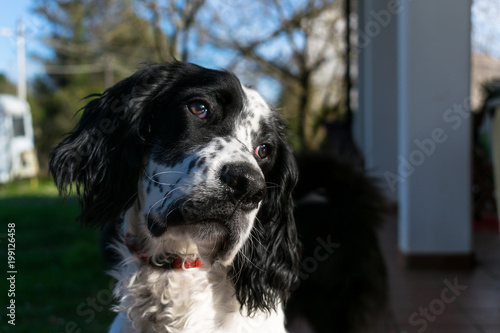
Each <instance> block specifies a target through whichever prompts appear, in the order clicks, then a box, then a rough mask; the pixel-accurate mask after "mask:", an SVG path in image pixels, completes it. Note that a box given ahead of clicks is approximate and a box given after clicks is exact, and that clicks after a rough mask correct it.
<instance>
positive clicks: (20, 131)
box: [12, 117, 26, 137]
mask: <svg viewBox="0 0 500 333" xmlns="http://www.w3.org/2000/svg"><path fill="white" fill-rule="evenodd" d="M12 124H13V127H14V137H18V136H25V135H26V131H25V130H24V117H13V118H12Z"/></svg>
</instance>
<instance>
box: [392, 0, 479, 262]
mask: <svg viewBox="0 0 500 333" xmlns="http://www.w3.org/2000/svg"><path fill="white" fill-rule="evenodd" d="M401 5H402V7H401V13H400V14H399V15H398V89H397V94H398V121H399V139H398V142H399V150H398V154H399V155H398V174H397V176H398V177H399V178H398V185H399V193H398V195H399V214H400V215H399V249H400V251H401V252H402V254H403V255H405V256H412V255H417V256H418V255H467V254H470V253H471V188H470V183H471V158H470V154H471V141H470V137H471V128H470V124H471V117H469V96H470V89H469V85H470V74H469V73H470V6H471V0H439V1H436V0H401Z"/></svg>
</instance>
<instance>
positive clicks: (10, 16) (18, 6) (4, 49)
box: [0, 0, 46, 82]
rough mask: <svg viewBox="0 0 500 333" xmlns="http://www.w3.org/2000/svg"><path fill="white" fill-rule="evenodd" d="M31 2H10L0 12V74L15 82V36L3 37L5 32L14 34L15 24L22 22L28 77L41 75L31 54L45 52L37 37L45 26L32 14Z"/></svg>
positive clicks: (39, 68)
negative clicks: (8, 31)
mask: <svg viewBox="0 0 500 333" xmlns="http://www.w3.org/2000/svg"><path fill="white" fill-rule="evenodd" d="M32 7H33V0H16V1H10V2H9V4H8V5H5V6H3V8H2V10H1V11H0V50H1V51H0V73H3V74H6V75H7V76H8V77H9V79H11V80H12V81H14V82H16V81H17V53H16V38H15V35H11V36H5V33H6V32H7V31H6V30H10V31H11V32H12V33H16V27H17V22H19V20H21V19H22V20H23V22H24V25H25V34H26V56H27V73H28V77H31V76H33V75H34V74H35V73H41V71H42V70H43V69H42V67H41V66H40V65H39V64H38V63H37V62H35V61H34V60H33V59H32V55H33V53H40V54H43V53H44V52H46V50H45V48H44V46H43V44H42V43H41V42H40V40H39V36H40V35H41V34H43V32H44V29H46V26H45V25H44V23H43V22H41V21H40V19H38V18H37V16H36V15H34V14H33V13H32V10H31V9H32Z"/></svg>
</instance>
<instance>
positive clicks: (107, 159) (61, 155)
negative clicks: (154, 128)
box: [50, 65, 169, 226]
mask: <svg viewBox="0 0 500 333" xmlns="http://www.w3.org/2000/svg"><path fill="white" fill-rule="evenodd" d="M168 66H169V65H149V66H147V67H145V68H143V69H141V70H139V71H138V72H136V73H135V74H134V75H132V76H131V77H129V78H127V79H125V80H123V81H121V82H119V83H117V84H116V85H115V86H113V87H111V88H109V89H107V90H106V91H105V92H104V93H103V94H101V95H91V96H89V97H98V98H95V99H93V100H91V101H90V102H89V103H88V104H87V105H86V106H85V107H84V108H83V114H82V117H81V119H80V121H79V123H78V125H77V126H76V127H75V129H74V130H73V131H72V132H71V133H70V135H69V136H68V137H67V138H66V139H65V140H64V141H62V142H61V143H60V144H59V145H58V146H57V147H56V148H55V149H54V150H53V151H52V152H51V154H50V172H51V173H52V175H53V176H54V180H55V183H56V185H57V187H58V189H59V191H60V192H61V193H62V194H64V195H66V196H67V195H68V194H69V192H71V189H72V186H73V183H75V187H76V192H77V195H78V199H79V201H80V205H81V207H82V212H81V214H80V216H79V217H78V219H79V220H80V221H82V222H84V223H85V224H88V225H97V226H102V225H103V224H104V223H106V222H107V221H110V220H113V219H115V218H117V217H118V216H119V215H120V213H121V212H123V211H124V210H126V209H127V208H128V207H130V206H131V204H132V203H133V201H134V200H133V197H134V195H135V194H136V193H137V182H138V177H139V173H140V170H141V168H142V164H143V161H142V160H143V158H144V154H145V153H146V152H147V151H148V149H149V147H148V145H147V138H148V135H149V132H150V128H149V124H150V122H149V121H148V120H149V117H151V113H152V110H151V109H152V107H151V104H152V100H153V99H154V97H155V96H156V95H157V94H158V93H159V92H160V91H162V90H163V89H164V88H165V85H166V84H167V80H168V69H169V68H168Z"/></svg>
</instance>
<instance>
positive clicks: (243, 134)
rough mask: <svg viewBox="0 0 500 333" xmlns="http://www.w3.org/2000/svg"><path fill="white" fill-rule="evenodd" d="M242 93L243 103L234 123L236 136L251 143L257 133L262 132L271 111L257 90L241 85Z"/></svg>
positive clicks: (268, 120)
mask: <svg viewBox="0 0 500 333" xmlns="http://www.w3.org/2000/svg"><path fill="white" fill-rule="evenodd" d="M243 93H244V94H245V103H244V106H243V110H242V112H241V115H240V117H239V119H238V122H237V125H236V136H237V137H238V139H239V140H241V141H242V142H245V143H248V144H250V145H251V142H252V141H253V140H254V139H256V137H257V136H258V135H259V134H260V135H262V134H263V133H262V131H263V130H264V129H263V128H262V127H263V125H264V124H268V123H269V122H270V119H271V112H272V111H271V109H270V108H269V106H268V104H267V103H266V101H265V100H264V98H262V96H261V95H260V94H259V93H258V92H257V91H255V90H253V89H251V88H247V87H245V86H243Z"/></svg>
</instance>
